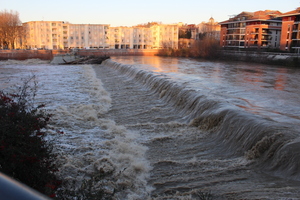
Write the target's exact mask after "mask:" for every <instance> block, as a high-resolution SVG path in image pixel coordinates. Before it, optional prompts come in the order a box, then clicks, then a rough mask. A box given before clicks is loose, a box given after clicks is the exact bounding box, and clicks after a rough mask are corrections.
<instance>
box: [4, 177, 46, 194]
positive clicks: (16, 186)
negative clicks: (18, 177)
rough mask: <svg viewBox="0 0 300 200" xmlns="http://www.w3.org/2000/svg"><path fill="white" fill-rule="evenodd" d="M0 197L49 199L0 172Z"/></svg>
mask: <svg viewBox="0 0 300 200" xmlns="http://www.w3.org/2000/svg"><path fill="white" fill-rule="evenodd" d="M0 199H7V200H13V199H16V200H49V199H50V198H48V197H46V196H44V195H42V194H40V193H38V192H37V191H35V190H33V189H31V188H29V187H28V186H26V185H24V184H21V183H19V182H17V181H15V180H13V179H11V178H9V177H8V176H6V175H4V174H2V173H0Z"/></svg>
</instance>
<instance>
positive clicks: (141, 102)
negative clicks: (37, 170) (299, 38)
mask: <svg viewBox="0 0 300 200" xmlns="http://www.w3.org/2000/svg"><path fill="white" fill-rule="evenodd" d="M299 73H300V70H299V69H295V68H286V67H280V66H268V65H261V64H251V63H239V62H225V63H224V62H208V61H203V60H195V59H188V58H165V57H131V56H126V57H112V59H110V60H107V61H105V62H104V63H103V64H102V65H94V66H91V65H78V66H66V65H64V66H56V65H50V64H49V63H48V62H44V61H38V60H34V61H22V62H18V61H2V62H1V63H0V82H1V86H0V87H1V89H2V90H4V91H8V92H11V91H13V90H15V88H16V85H17V86H20V85H22V82H23V81H22V79H26V78H28V77H29V76H32V74H34V75H35V76H36V79H37V82H38V83H39V90H38V95H37V102H38V103H39V102H40V103H45V104H46V109H47V110H48V111H49V112H50V113H53V114H54V115H53V117H52V121H51V124H50V125H49V129H48V130H47V132H48V139H49V140H54V142H55V144H56V151H57V152H58V153H59V155H60V156H59V160H58V163H59V167H60V172H59V176H61V177H62V178H63V179H65V180H70V181H75V182H77V183H76V184H77V186H78V185H80V184H81V182H82V181H83V180H85V179H89V178H91V177H96V176H97V175H99V174H100V175H101V173H103V172H105V173H106V174H110V175H109V176H107V177H106V178H105V180H100V181H98V182H97V183H95V188H97V187H99V188H102V189H103V188H104V190H105V192H106V193H110V194H112V195H114V196H115V198H116V199H201V197H203V196H205V195H206V196H212V198H213V199H300V194H299V193H300V192H299V186H300V182H299V181H300V165H299V164H300V158H299V157H300V144H299V125H300V121H299V117H300V108H299V106H298V105H299V102H300V98H299V97H300V90H299V84H298V77H299ZM58 130H59V131H63V132H64V134H57V132H58Z"/></svg>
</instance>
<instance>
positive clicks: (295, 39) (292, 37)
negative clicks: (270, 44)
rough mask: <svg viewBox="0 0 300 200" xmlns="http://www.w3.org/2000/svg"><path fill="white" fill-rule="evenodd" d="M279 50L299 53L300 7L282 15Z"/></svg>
mask: <svg viewBox="0 0 300 200" xmlns="http://www.w3.org/2000/svg"><path fill="white" fill-rule="evenodd" d="M281 17H282V33H281V40H280V49H281V50H285V51H291V52H297V53H300V7H299V8H297V9H296V10H293V11H290V12H287V13H284V14H282V15H281Z"/></svg>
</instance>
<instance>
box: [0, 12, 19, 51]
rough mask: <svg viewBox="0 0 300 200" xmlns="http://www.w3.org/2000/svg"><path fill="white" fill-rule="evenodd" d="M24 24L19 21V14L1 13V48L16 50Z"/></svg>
mask: <svg viewBox="0 0 300 200" xmlns="http://www.w3.org/2000/svg"><path fill="white" fill-rule="evenodd" d="M21 25H22V23H21V20H20V19H19V13H18V12H16V11H12V10H11V11H10V12H8V11H7V10H4V11H1V12H0V48H2V49H9V48H10V49H14V48H15V47H16V46H15V45H16V42H17V38H18V37H20V35H21V32H22V27H21Z"/></svg>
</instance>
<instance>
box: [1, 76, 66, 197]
mask: <svg viewBox="0 0 300 200" xmlns="http://www.w3.org/2000/svg"><path fill="white" fill-rule="evenodd" d="M31 80H32V79H30V80H28V81H27V82H25V83H24V86H23V87H22V88H21V89H20V91H19V92H18V93H17V94H6V93H4V92H3V91H0V171H1V172H3V173H5V174H7V175H8V176H11V177H13V178H14V179H16V180H18V181H20V182H23V183H24V184H26V185H28V186H30V187H32V188H34V189H36V190H37V191H39V192H41V193H44V194H46V195H49V196H52V197H53V196H54V193H55V190H56V189H57V187H58V185H59V184H60V181H59V180H58V179H57V178H56V176H55V171H57V168H56V166H55V165H54V164H53V162H54V160H55V158H56V156H55V155H54V154H52V145H51V143H50V142H49V141H46V140H45V133H44V132H43V128H45V127H46V126H47V123H48V121H49V119H50V115H49V114H46V113H45V112H43V111H41V109H40V108H41V107H43V105H39V106H36V107H35V106H34V102H33V101H34V96H35V92H36V83H35V86H34V88H32V86H30V85H29V83H30V81H31ZM29 92H32V93H29Z"/></svg>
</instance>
